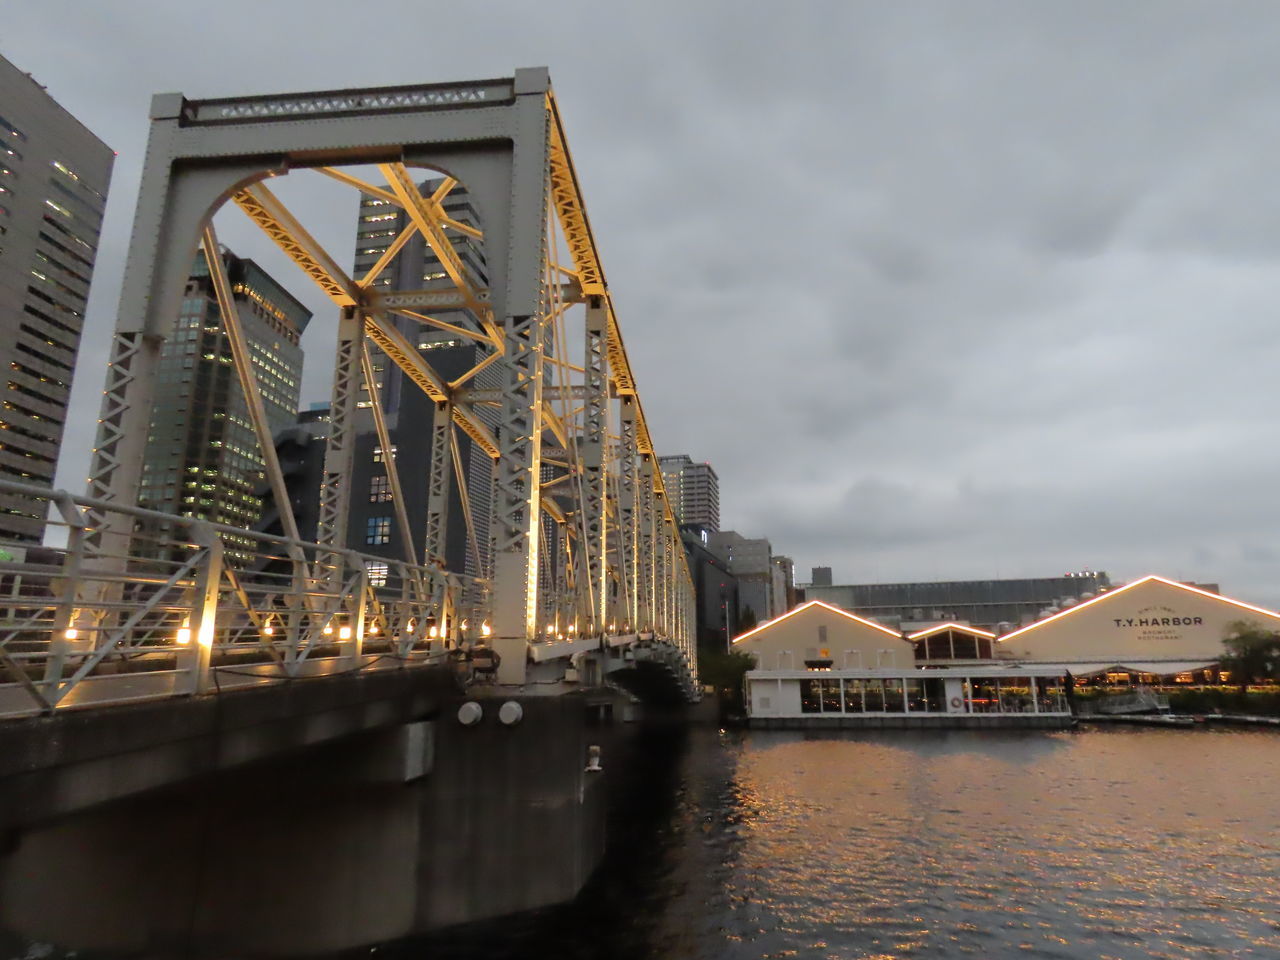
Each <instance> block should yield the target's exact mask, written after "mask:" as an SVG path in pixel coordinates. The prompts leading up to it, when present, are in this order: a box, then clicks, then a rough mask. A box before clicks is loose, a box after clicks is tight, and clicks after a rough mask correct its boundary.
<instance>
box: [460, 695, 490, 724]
mask: <svg viewBox="0 0 1280 960" xmlns="http://www.w3.org/2000/svg"><path fill="white" fill-rule="evenodd" d="M483 716H484V708H483V707H481V706H480V704H478V703H476V702H475V701H474V700H468V701H467V702H466V703H464V704H463V705H462V706H460V707H459V708H458V722H459V723H460V724H462V725H463V726H464V727H474V726H475V725H476V724H477V723H479V722H480V718H481V717H483Z"/></svg>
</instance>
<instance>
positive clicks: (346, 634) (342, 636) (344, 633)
mask: <svg viewBox="0 0 1280 960" xmlns="http://www.w3.org/2000/svg"><path fill="white" fill-rule="evenodd" d="M338 639H339V640H350V639H351V628H350V627H339V628H338Z"/></svg>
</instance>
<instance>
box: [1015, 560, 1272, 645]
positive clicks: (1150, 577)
mask: <svg viewBox="0 0 1280 960" xmlns="http://www.w3.org/2000/svg"><path fill="white" fill-rule="evenodd" d="M1152 581H1154V582H1156V583H1163V584H1165V585H1166V586H1169V587H1174V588H1176V589H1178V590H1182V591H1184V592H1186V593H1190V594H1194V595H1196V596H1201V597H1208V598H1209V599H1210V600H1217V601H1219V602H1221V603H1228V604H1231V605H1232V606H1233V607H1239V608H1240V609H1241V610H1248V611H1249V612H1251V613H1261V614H1263V615H1264V616H1267V617H1272V618H1275V619H1280V613H1277V612H1276V611H1274V610H1268V609H1266V608H1265V607H1255V606H1254V605H1253V604H1251V603H1245V602H1243V601H1241V600H1232V599H1231V598H1230V597H1224V596H1222V595H1220V594H1217V593H1210V592H1209V591H1208V590H1201V589H1200V588H1199V587H1192V586H1188V585H1187V584H1185V583H1179V582H1178V581H1176V580H1169V579H1168V578H1166V577H1161V576H1157V575H1156V574H1154V573H1150V574H1147V576H1145V577H1142V578H1141V579H1139V580H1134V581H1133V582H1131V583H1126V584H1125V585H1124V586H1123V587H1116V588H1115V589H1114V590H1108V591H1107V592H1106V593H1100V594H1098V596H1096V597H1094V598H1093V599H1092V600H1086V601H1084V603H1077V604H1076V605H1075V606H1073V607H1068V608H1067V609H1066V610H1063V611H1062V612H1060V613H1055V614H1054V615H1053V616H1051V617H1045V618H1044V619H1043V620H1037V621H1036V622H1035V623H1032V624H1028V625H1027V626H1025V627H1022V628H1020V629H1018V630H1014V631H1013V632H1012V633H1006V634H1005V635H1004V636H1003V637H1001V638H1000V640H999V642H1000V643H1003V642H1004V641H1006V640H1011V639H1013V638H1014V637H1018V636H1021V635H1022V634H1024V633H1027V632H1029V631H1031V630H1036V629H1038V628H1040V627H1043V626H1045V625H1046V624H1049V623H1053V622H1054V621H1055V620H1061V619H1063V618H1064V617H1070V616H1073V615H1074V614H1077V613H1079V612H1080V611H1081V610H1085V609H1087V608H1089V607H1095V606H1097V605H1098V604H1102V603H1106V602H1107V601H1108V600H1110V599H1111V598H1112V597H1118V596H1121V595H1122V594H1124V593H1125V592H1127V591H1129V590H1132V589H1134V587H1140V586H1142V585H1143V584H1144V583H1151V582H1152Z"/></svg>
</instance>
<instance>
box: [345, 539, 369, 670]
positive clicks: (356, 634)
mask: <svg viewBox="0 0 1280 960" xmlns="http://www.w3.org/2000/svg"><path fill="white" fill-rule="evenodd" d="M346 561H347V563H349V564H351V568H352V573H353V577H352V579H353V580H354V583H353V584H352V586H351V596H352V599H353V600H354V601H355V610H354V611H353V615H352V617H351V623H350V624H349V625H348V627H349V629H350V630H351V637H350V638H349V639H348V640H347V641H346V642H345V643H343V647H345V648H346V649H345V655H346V658H347V659H348V660H350V661H351V665H352V666H353V667H355V666H359V665H360V657H361V655H362V654H363V653H364V624H365V613H366V611H367V609H368V605H369V598H368V597H367V596H366V592H367V591H368V587H369V568H368V567H366V566H365V565H364V560H362V559H361V558H360V556H359V555H358V554H355V553H349V554H346Z"/></svg>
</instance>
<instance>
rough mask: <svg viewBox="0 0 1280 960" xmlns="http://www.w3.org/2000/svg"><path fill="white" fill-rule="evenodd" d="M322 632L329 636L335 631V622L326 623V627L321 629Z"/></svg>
mask: <svg viewBox="0 0 1280 960" xmlns="http://www.w3.org/2000/svg"><path fill="white" fill-rule="evenodd" d="M320 632H321V633H323V634H324V635H325V636H326V637H327V636H329V635H330V634H331V633H333V624H332V623H326V624H325V625H324V629H323V630H321V631H320Z"/></svg>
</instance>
